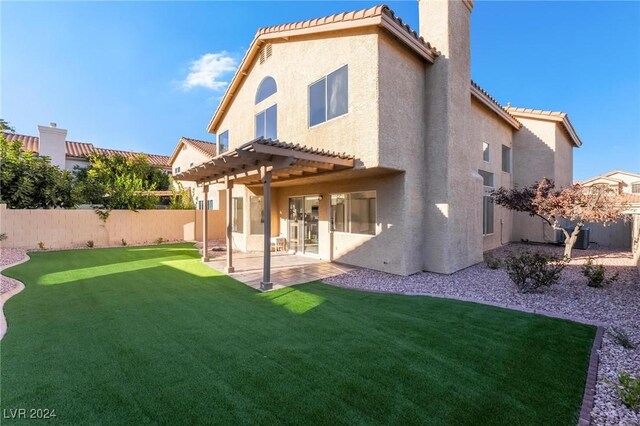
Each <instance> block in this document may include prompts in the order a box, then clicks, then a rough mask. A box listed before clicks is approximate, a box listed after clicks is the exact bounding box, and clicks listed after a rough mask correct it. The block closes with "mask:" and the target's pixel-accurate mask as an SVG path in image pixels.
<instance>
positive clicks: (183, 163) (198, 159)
mask: <svg viewBox="0 0 640 426" xmlns="http://www.w3.org/2000/svg"><path fill="white" fill-rule="evenodd" d="M183 146H186V149H180V151H179V152H178V155H176V158H175V160H174V161H173V163H172V165H171V166H172V168H171V172H172V173H175V170H176V167H180V171H181V172H183V171H185V170H188V169H190V168H191V164H193V165H194V166H197V165H198V164H202V163H204V162H205V161H207V160H210V159H211V157H210V156H207V155H205V154H203V153H202V152H201V151H199V150H197V149H195V148H194V147H192V146H190V145H186V144H185V145H183ZM179 182H180V184H182V187H183V188H184V189H189V190H190V191H191V197H192V200H193V204H194V205H195V206H196V208H198V201H199V200H204V193H203V191H202V187H198V186H197V185H196V183H195V182H190V181H179ZM223 188H224V185H220V184H218V185H210V187H209V196H210V197H211V196H213V197H217V196H218V191H220V190H221V189H223ZM216 199H217V198H216ZM216 207H218V209H219V210H220V211H222V212H223V211H224V208H223V205H222V204H220V203H215V204H214V209H215V208H216ZM218 209H216V210H218Z"/></svg>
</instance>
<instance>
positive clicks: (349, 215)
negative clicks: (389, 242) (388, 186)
mask: <svg viewBox="0 0 640 426" xmlns="http://www.w3.org/2000/svg"><path fill="white" fill-rule="evenodd" d="M361 192H373V193H374V194H375V197H376V198H375V199H376V203H375V221H374V224H373V227H374V230H373V234H368V233H362V232H352V231H351V197H350V195H351V194H358V193H361ZM334 195H349V197H348V198H346V200H348V201H347V203H346V205H345V208H346V217H347V224H346V225H347V228H348V230H347V231H335V230H333V223H332V222H331V221H332V219H333V215H332V213H333V205H332V204H331V197H332V196H334ZM329 231H330V232H333V233H335V234H345V235H367V236H370V237H375V236H376V235H378V191H376V190H374V189H368V190H362V191H350V192H333V193H331V194H329Z"/></svg>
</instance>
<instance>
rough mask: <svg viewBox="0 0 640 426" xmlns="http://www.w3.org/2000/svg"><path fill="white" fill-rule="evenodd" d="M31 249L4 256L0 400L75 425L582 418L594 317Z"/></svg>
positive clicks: (120, 254)
mask: <svg viewBox="0 0 640 426" xmlns="http://www.w3.org/2000/svg"><path fill="white" fill-rule="evenodd" d="M31 257H32V260H31V261H29V262H27V263H25V264H23V265H20V266H17V267H15V268H12V269H11V270H8V271H7V275H9V276H12V277H15V278H17V279H19V280H21V281H23V282H24V283H25V284H26V289H25V290H24V291H23V292H21V293H19V294H18V295H16V296H14V297H13V298H12V299H10V300H9V301H8V302H7V304H6V305H5V314H6V316H7V318H8V322H9V330H8V333H7V335H6V336H5V338H4V339H3V340H2V343H1V350H2V352H1V357H2V373H1V374H2V375H1V386H2V389H1V396H2V402H1V408H2V409H3V410H4V415H5V416H7V413H8V412H9V411H8V410H10V409H17V408H26V409H31V408H34V409H35V408H42V409H53V410H55V414H56V418H55V420H54V421H55V422H61V423H66V424H69V423H74V424H85V425H86V424H95V423H102V424H114V423H119V424H144V423H178V422H179V423H245V424H248V423H269V424H275V423H278V424H279V423H324V424H335V423H341V424H354V423H359V424H372V423H384V424H389V423H395V424H406V423H422V424H425V423H427V424H476V425H477V424H504V425H514V424H554V425H570V424H575V423H576V420H577V416H578V412H579V408H580V404H581V401H582V394H583V391H584V383H585V378H586V370H587V364H588V358H589V352H590V348H591V345H592V342H593V338H594V335H595V328H594V327H590V326H586V325H581V324H577V323H573V322H569V321H563V320H557V319H550V318H546V317H542V316H537V315H530V314H525V313H519V312H514V311H509V310H504V309H498V308H492V307H488V306H483V305H479V304H473V303H465V302H456V301H450V300H442V299H434V298H429V297H409V296H400V295H384V294H372V293H365V292H358V291H351V290H345V289H340V288H334V287H330V286H327V285H324V284H321V283H310V284H304V285H300V286H296V287H293V288H287V289H283V290H279V291H274V292H270V293H258V292H256V291H254V290H252V289H251V288H249V287H247V286H245V285H243V284H241V283H239V282H237V281H235V280H233V279H231V278H229V277H227V276H224V275H222V274H221V273H218V272H216V271H214V270H212V269H210V268H208V267H206V266H204V265H202V264H201V263H200V260H199V258H198V252H197V251H196V250H195V249H193V248H192V246H191V245H187V244H181V245H163V246H153V247H127V248H113V249H92V250H78V251H66V252H65V251H61V252H49V253H47V252H43V253H32V254H31ZM2 423H3V424H12V423H13V422H12V421H10V420H7V419H3V422H2ZM25 423H26V424H34V423H33V421H32V420H31V421H25ZM47 423H48V422H47Z"/></svg>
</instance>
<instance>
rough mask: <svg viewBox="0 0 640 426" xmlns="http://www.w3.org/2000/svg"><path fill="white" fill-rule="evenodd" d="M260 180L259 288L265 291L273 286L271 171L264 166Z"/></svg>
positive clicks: (261, 169)
mask: <svg viewBox="0 0 640 426" xmlns="http://www.w3.org/2000/svg"><path fill="white" fill-rule="evenodd" d="M260 180H261V181H262V188H263V196H264V206H263V208H264V211H263V221H264V235H263V236H264V255H263V256H264V259H263V264H262V281H260V290H262V291H265V290H271V289H272V288H273V283H272V282H271V172H270V171H269V172H267V168H266V167H261V168H260Z"/></svg>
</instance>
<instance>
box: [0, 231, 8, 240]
mask: <svg viewBox="0 0 640 426" xmlns="http://www.w3.org/2000/svg"><path fill="white" fill-rule="evenodd" d="M6 239H7V234H5V233H4V232H3V233H2V234H0V241H4V240H6Z"/></svg>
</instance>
